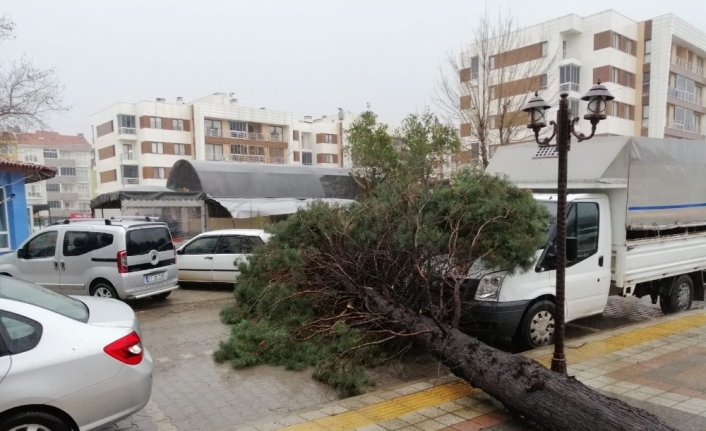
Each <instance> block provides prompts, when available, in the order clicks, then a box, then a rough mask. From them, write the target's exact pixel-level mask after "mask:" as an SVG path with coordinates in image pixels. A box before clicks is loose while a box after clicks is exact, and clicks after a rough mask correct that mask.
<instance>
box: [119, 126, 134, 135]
mask: <svg viewBox="0 0 706 431" xmlns="http://www.w3.org/2000/svg"><path fill="white" fill-rule="evenodd" d="M118 133H119V134H121V135H135V134H137V131H136V130H135V128H134V127H120V128H118Z"/></svg>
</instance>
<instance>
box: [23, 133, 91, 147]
mask: <svg viewBox="0 0 706 431" xmlns="http://www.w3.org/2000/svg"><path fill="white" fill-rule="evenodd" d="M16 137H17V143H18V144H19V145H43V146H47V147H75V146H85V147H87V149H90V147H91V145H90V144H89V143H88V141H87V140H86V138H84V137H83V136H78V135H75V136H74V135H60V134H59V133H58V132H46V131H43V130H39V131H37V132H35V133H17V134H16Z"/></svg>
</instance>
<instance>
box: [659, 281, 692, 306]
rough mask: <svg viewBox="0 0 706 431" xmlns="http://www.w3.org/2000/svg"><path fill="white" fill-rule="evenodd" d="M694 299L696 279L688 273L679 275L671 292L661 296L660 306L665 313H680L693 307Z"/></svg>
mask: <svg viewBox="0 0 706 431" xmlns="http://www.w3.org/2000/svg"><path fill="white" fill-rule="evenodd" d="M693 300H694V281H693V280H692V279H691V277H689V276H688V275H682V276H680V277H678V278H677V279H676V280H675V281H674V284H672V290H671V292H669V294H662V295H660V296H659V308H661V309H662V312H663V313H664V314H672V313H678V312H680V311H686V310H688V309H690V308H691V302H692V301H693Z"/></svg>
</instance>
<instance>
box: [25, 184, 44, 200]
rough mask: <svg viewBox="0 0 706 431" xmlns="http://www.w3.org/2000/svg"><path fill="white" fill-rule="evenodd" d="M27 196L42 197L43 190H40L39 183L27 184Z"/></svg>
mask: <svg viewBox="0 0 706 431" xmlns="http://www.w3.org/2000/svg"><path fill="white" fill-rule="evenodd" d="M27 197H28V198H41V197H42V192H41V191H40V190H39V186H38V185H37V184H27Z"/></svg>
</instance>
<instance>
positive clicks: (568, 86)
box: [559, 82, 579, 92]
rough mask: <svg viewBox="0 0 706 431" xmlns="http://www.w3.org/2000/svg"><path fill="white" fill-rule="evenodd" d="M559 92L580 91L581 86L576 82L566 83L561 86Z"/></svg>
mask: <svg viewBox="0 0 706 431" xmlns="http://www.w3.org/2000/svg"><path fill="white" fill-rule="evenodd" d="M559 91H561V92H564V91H579V85H578V84H577V83H575V82H565V83H563V84H561V85H560V86H559Z"/></svg>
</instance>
